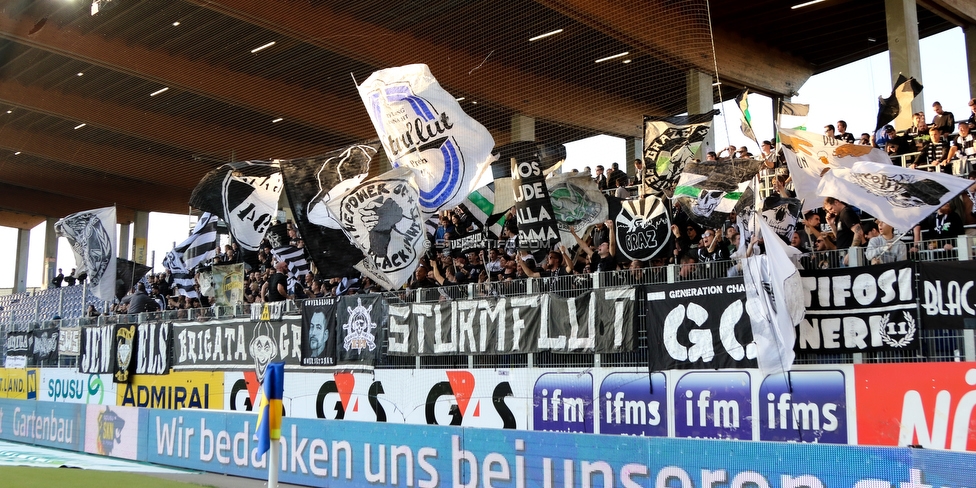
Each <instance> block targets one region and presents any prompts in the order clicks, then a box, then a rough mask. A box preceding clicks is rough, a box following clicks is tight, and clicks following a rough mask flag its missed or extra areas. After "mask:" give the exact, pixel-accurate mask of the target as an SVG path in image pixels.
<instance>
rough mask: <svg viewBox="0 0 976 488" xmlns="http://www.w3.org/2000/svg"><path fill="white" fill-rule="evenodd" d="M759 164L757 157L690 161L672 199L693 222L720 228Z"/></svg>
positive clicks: (760, 162) (757, 170) (757, 169)
mask: <svg viewBox="0 0 976 488" xmlns="http://www.w3.org/2000/svg"><path fill="white" fill-rule="evenodd" d="M761 164H762V161H759V160H757V159H733V160H732V162H731V163H730V162H729V161H728V160H725V161H702V162H696V163H689V164H688V165H687V166H685V170H684V171H683V172H682V173H681V177H680V178H679V179H678V185H677V186H676V187H675V189H674V198H676V199H677V200H678V203H679V204H680V205H681V208H682V209H683V210H684V212H685V214H686V215H688V218H690V219H691V220H693V221H694V222H696V223H698V224H699V225H702V226H704V227H709V228H718V227H721V226H722V224H723V223H725V221H726V220H727V219H728V217H729V214H730V213H731V212H732V210H733V209H735V206H736V204H737V203H738V202H739V199H740V198H741V197H742V195H743V193H744V192H745V191H746V188H748V187H749V182H750V181H751V180H752V177H753V176H755V175H756V173H758V172H759V166H760V165H761Z"/></svg>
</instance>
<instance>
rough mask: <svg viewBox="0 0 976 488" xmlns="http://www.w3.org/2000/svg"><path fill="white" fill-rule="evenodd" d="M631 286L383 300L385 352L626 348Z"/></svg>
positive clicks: (630, 338) (629, 345) (631, 314)
mask: <svg viewBox="0 0 976 488" xmlns="http://www.w3.org/2000/svg"><path fill="white" fill-rule="evenodd" d="M635 301H636V294H635V288H607V289H599V290H593V291H592V292H589V293H585V294H583V295H581V296H579V297H577V298H559V297H557V296H552V295H527V296H520V297H504V298H484V299H478V300H455V301H451V302H442V303H417V304H409V305H390V329H389V350H388V354H390V355H400V356H404V355H405V356H417V355H420V356H425V355H466V354H518V353H530V352H540V351H554V352H566V353H611V352H626V351H630V350H632V349H633V345H634V344H633V343H634V333H633V331H634V317H635V313H634V303H635Z"/></svg>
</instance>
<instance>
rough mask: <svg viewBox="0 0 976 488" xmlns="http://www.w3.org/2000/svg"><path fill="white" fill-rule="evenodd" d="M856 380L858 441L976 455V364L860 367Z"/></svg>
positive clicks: (856, 370)
mask: <svg viewBox="0 0 976 488" xmlns="http://www.w3.org/2000/svg"><path fill="white" fill-rule="evenodd" d="M854 378H855V381H856V384H857V385H856V388H857V440H858V443H860V444H873V445H881V446H919V447H923V448H925V449H949V450H953V451H970V452H976V415H974V414H973V413H974V412H973V410H974V407H976V363H971V362H970V363H900V364H858V365H855V366H854ZM893 378H897V381H892V379H893ZM969 474H970V476H971V475H972V473H969Z"/></svg>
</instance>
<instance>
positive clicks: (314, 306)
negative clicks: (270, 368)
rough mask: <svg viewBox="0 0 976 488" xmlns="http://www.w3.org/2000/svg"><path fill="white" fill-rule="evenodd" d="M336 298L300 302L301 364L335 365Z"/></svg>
mask: <svg viewBox="0 0 976 488" xmlns="http://www.w3.org/2000/svg"><path fill="white" fill-rule="evenodd" d="M335 337H336V299H335V298H315V299H310V300H306V301H305V303H304V304H302V366H335V365H336V340H335Z"/></svg>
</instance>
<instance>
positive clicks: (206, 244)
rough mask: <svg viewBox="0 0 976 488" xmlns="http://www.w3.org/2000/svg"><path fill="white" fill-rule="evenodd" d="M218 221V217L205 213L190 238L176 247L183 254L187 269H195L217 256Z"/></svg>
mask: <svg viewBox="0 0 976 488" xmlns="http://www.w3.org/2000/svg"><path fill="white" fill-rule="evenodd" d="M217 220H218V219H217V216H216V215H213V214H211V213H210V212H204V213H203V215H201V216H200V219H199V220H197V225H196V226H194V227H193V232H192V233H191V234H190V236H189V237H187V238H186V240H184V241H183V242H182V243H180V244H179V245H178V246H176V249H177V251H178V252H182V253H183V264H184V265H185V266H186V269H190V270H192V269H195V268H196V267H197V266H199V265H201V264H203V263H205V262H207V261H210V260H211V259H213V258H214V256H216V255H217Z"/></svg>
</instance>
